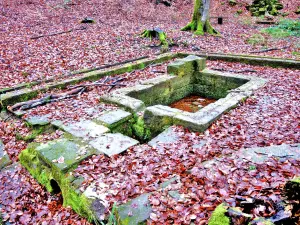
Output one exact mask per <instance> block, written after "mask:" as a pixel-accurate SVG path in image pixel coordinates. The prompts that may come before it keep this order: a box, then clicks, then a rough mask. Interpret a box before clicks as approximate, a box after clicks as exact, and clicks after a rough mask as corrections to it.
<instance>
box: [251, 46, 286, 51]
mask: <svg viewBox="0 0 300 225" xmlns="http://www.w3.org/2000/svg"><path fill="white" fill-rule="evenodd" d="M289 47H290V46H285V47H282V48H268V49H264V50H260V51H252V52H249V53H263V52H270V51H276V50H283V49H287V48H289Z"/></svg>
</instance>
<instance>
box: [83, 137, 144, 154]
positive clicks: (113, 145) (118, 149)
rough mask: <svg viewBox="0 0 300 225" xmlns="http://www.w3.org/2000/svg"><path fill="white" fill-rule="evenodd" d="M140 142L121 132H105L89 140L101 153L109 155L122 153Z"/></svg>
mask: <svg viewBox="0 0 300 225" xmlns="http://www.w3.org/2000/svg"><path fill="white" fill-rule="evenodd" d="M138 143H139V142H138V141H137V140H135V139H133V138H130V137H128V136H125V135H123V134H120V133H115V134H110V133H109V134H104V135H102V136H99V137H98V138H96V139H94V140H92V141H90V142H89V144H90V145H91V146H93V147H94V148H95V149H97V151H98V152H99V153H104V154H105V155H107V156H112V155H116V154H120V153H122V152H124V151H126V150H127V149H128V148H130V147H132V146H134V145H137V144H138Z"/></svg>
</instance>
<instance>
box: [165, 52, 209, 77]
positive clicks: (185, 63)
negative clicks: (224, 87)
mask: <svg viewBox="0 0 300 225" xmlns="http://www.w3.org/2000/svg"><path fill="white" fill-rule="evenodd" d="M205 64H206V60H205V58H200V57H198V56H194V55H190V56H188V57H185V58H183V59H177V60H176V61H174V62H172V63H170V64H169V65H168V68H167V71H168V73H169V74H174V75H177V76H178V77H183V76H186V75H192V74H193V73H194V72H195V71H201V70H203V69H204V68H205Z"/></svg>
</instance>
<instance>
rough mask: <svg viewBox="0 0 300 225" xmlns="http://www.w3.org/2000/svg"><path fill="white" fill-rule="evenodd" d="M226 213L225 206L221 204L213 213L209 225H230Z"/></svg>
mask: <svg viewBox="0 0 300 225" xmlns="http://www.w3.org/2000/svg"><path fill="white" fill-rule="evenodd" d="M226 211H227V210H226V208H225V206H224V204H220V205H219V206H218V207H217V208H216V209H215V211H214V212H213V213H212V215H211V217H210V219H209V221H208V225H230V219H229V218H228V217H227V216H226V215H225V213H226Z"/></svg>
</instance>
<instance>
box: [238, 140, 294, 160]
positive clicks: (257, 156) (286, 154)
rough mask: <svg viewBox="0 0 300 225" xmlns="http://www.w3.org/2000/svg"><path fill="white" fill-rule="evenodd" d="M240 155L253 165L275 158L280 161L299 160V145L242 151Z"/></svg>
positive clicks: (283, 145)
mask: <svg viewBox="0 0 300 225" xmlns="http://www.w3.org/2000/svg"><path fill="white" fill-rule="evenodd" d="M240 154H241V155H242V156H243V157H244V158H246V159H249V160H251V161H253V162H254V163H263V162H264V161H266V160H267V159H268V158H270V157H275V158H278V159H280V160H286V159H287V158H291V159H295V160H300V144H293V145H289V144H282V145H274V146H269V147H256V148H248V149H242V150H241V153H240Z"/></svg>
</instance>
